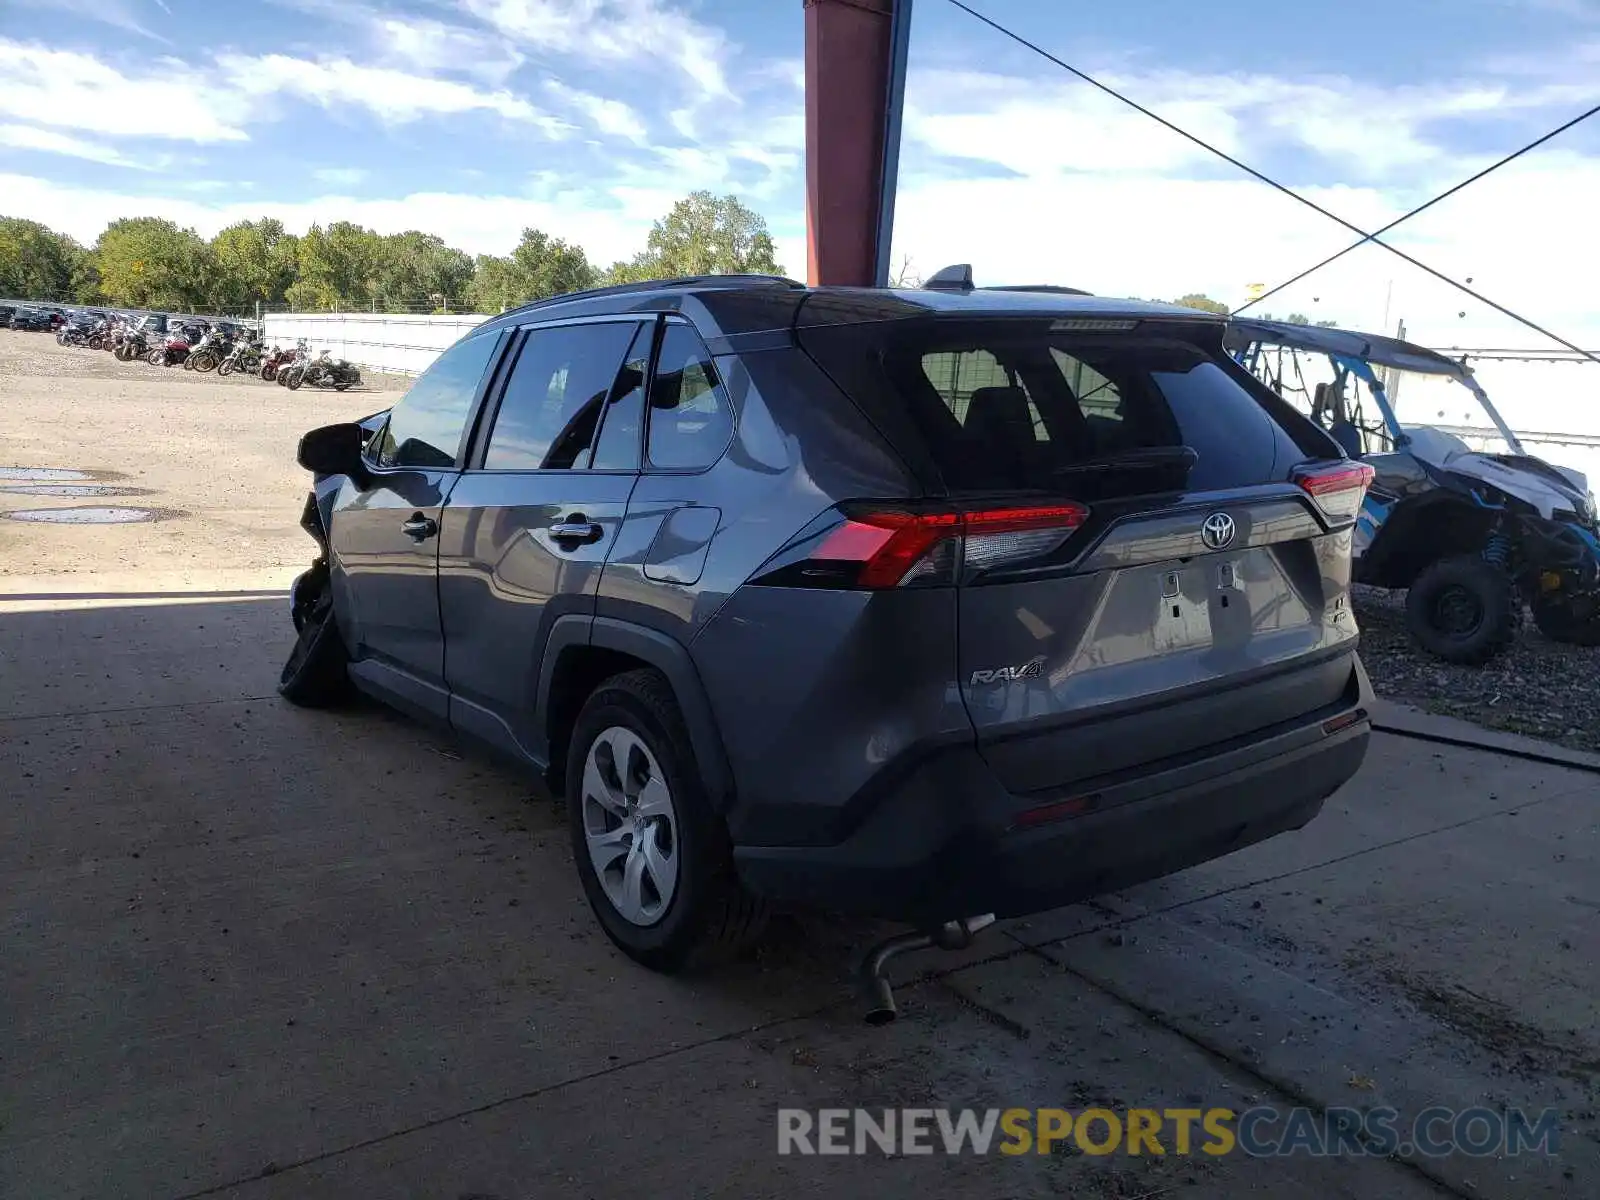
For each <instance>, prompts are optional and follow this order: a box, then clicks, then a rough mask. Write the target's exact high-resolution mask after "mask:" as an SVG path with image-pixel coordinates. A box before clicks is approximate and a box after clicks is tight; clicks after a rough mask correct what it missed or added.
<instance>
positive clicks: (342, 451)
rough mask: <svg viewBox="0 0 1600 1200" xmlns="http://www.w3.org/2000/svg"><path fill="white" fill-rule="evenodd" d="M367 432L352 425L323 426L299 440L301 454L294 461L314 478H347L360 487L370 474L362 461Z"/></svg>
mask: <svg viewBox="0 0 1600 1200" xmlns="http://www.w3.org/2000/svg"><path fill="white" fill-rule="evenodd" d="M364 432H365V431H364V430H363V429H362V428H361V426H359V425H357V424H355V423H354V422H353V421H347V422H345V423H343V424H339V425H324V426H322V428H320V429H313V430H312V431H311V432H310V433H308V434H306V435H305V436H304V437H302V438H301V439H300V452H299V453H298V454H297V455H296V456H295V457H296V459H297V460H298V461H299V463H300V465H301V466H302V467H304V468H305V469H306V470H308V471H310V472H311V473H312V474H313V475H348V476H350V478H351V479H353V480H355V481H356V482H358V483H359V482H360V481H361V480H363V479H365V478H366V474H367V467H366V462H365V461H364V460H363V459H362V457H361V442H362V436H363V434H364Z"/></svg>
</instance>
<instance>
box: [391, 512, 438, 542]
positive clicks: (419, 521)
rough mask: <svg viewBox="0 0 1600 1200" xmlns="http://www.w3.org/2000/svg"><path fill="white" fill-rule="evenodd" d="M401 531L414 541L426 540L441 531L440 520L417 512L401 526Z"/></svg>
mask: <svg viewBox="0 0 1600 1200" xmlns="http://www.w3.org/2000/svg"><path fill="white" fill-rule="evenodd" d="M400 532H401V533H403V534H405V535H406V536H407V537H408V538H410V539H411V540H412V541H413V542H425V541H427V540H428V539H429V538H431V537H433V536H434V535H435V534H437V533H438V532H439V522H437V521H435V520H434V519H433V518H432V517H425V516H423V515H422V514H421V513H417V514H416V515H414V516H413V517H412V518H411V519H410V520H409V521H407V522H406V523H405V524H404V525H402V526H400Z"/></svg>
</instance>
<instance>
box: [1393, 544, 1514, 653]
mask: <svg viewBox="0 0 1600 1200" xmlns="http://www.w3.org/2000/svg"><path fill="white" fill-rule="evenodd" d="M1520 617H1521V601H1520V600H1519V598H1518V596H1517V589H1516V585H1515V584H1514V583H1513V582H1512V581H1511V579H1510V578H1508V577H1507V576H1506V574H1505V572H1503V571H1501V570H1500V569H1499V568H1497V567H1494V566H1492V565H1491V564H1489V563H1486V562H1484V561H1483V560H1482V559H1481V558H1475V557H1472V556H1469V555H1463V556H1461V557H1459V558H1446V559H1442V560H1440V561H1439V562H1436V563H1434V564H1433V565H1432V566H1429V567H1426V568H1424V570H1423V571H1422V573H1421V574H1420V575H1418V576H1417V578H1416V579H1415V581H1413V582H1412V584H1411V589H1410V591H1408V592H1407V593H1406V624H1407V625H1408V626H1409V628H1410V630H1411V636H1412V637H1414V638H1415V639H1416V640H1417V643H1418V645H1420V646H1421V647H1422V648H1423V649H1424V650H1426V651H1427V652H1428V653H1429V654H1432V655H1433V656H1434V657H1436V658H1442V659H1443V660H1444V661H1445V662H1452V663H1461V664H1464V665H1467V666H1477V665H1479V664H1482V663H1486V662H1488V661H1489V660H1490V659H1491V658H1493V657H1494V656H1495V655H1497V654H1499V653H1500V652H1501V651H1502V650H1504V649H1505V648H1506V647H1507V646H1509V645H1510V644H1511V643H1512V642H1513V641H1514V640H1516V636H1517V625H1518V624H1519V623H1520Z"/></svg>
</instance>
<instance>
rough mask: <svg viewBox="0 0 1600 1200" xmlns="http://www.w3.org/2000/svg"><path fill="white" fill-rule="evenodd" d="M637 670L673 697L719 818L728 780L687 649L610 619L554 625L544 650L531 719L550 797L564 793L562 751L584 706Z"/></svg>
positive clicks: (568, 619)
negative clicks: (652, 675) (655, 677)
mask: <svg viewBox="0 0 1600 1200" xmlns="http://www.w3.org/2000/svg"><path fill="white" fill-rule="evenodd" d="M640 667H651V668H654V669H655V670H657V671H659V672H661V674H662V676H663V677H664V678H665V679H666V681H667V684H668V686H669V687H670V688H671V689H672V695H673V699H674V700H675V701H676V702H677V705H678V710H679V712H681V713H682V714H683V723H684V727H685V728H686V729H688V731H689V742H690V747H691V749H692V750H693V751H694V757H695V763H696V765H697V766H698V767H699V769H700V775H701V781H702V783H703V784H704V785H705V789H706V794H707V795H708V796H709V797H710V799H711V802H712V804H713V805H714V806H715V808H716V809H717V811H719V812H724V811H726V810H727V806H728V803H729V802H730V800H731V799H732V795H733V773H732V770H731V768H730V767H729V765H728V756H727V753H726V751H725V750H724V749H723V745H722V736H721V734H720V733H719V732H718V729H717V723H716V718H715V716H714V715H713V713H712V709H711V702H710V700H709V698H708V697H707V696H706V691H705V685H704V684H703V683H702V682H701V680H700V673H699V671H698V670H696V669H695V665H694V660H693V659H692V658H691V657H690V656H689V651H688V649H687V648H686V647H685V646H684V645H683V643H682V642H680V641H678V640H677V639H676V638H674V637H672V636H671V635H669V634H665V633H662V632H660V631H659V630H656V629H650V628H648V627H646V626H643V625H638V624H635V623H633V622H631V621H622V620H618V619H616V618H614V617H591V616H585V615H580V614H576V613H574V614H568V615H566V616H562V617H558V618H557V619H556V621H555V623H554V625H552V627H551V629H550V636H549V638H548V639H547V640H546V642H545V649H544V654H543V656H542V657H541V660H540V664H539V678H538V682H537V688H538V692H537V695H536V707H535V709H534V711H535V712H537V713H538V714H539V726H540V730H539V732H540V733H541V734H542V736H543V740H544V747H543V749H544V750H545V755H544V757H545V758H546V760H547V762H548V764H549V765H548V767H547V768H546V771H545V775H546V781H547V783H548V784H549V786H550V788H551V790H552V791H554V792H556V793H557V794H560V793H561V792H562V791H563V790H564V787H565V782H566V755H567V743H568V742H569V741H570V740H571V737H572V730H573V727H574V726H575V725H576V724H577V720H578V713H579V712H580V711H581V710H582V708H583V704H584V701H585V700H587V699H588V698H589V696H590V695H592V694H593V692H594V690H595V688H597V687H599V686H600V685H601V684H602V683H604V682H605V681H606V680H607V679H610V678H612V677H613V676H615V675H620V674H622V673H623V672H624V671H631V670H637V669H638V668H640Z"/></svg>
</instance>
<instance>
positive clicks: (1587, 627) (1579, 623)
mask: <svg viewBox="0 0 1600 1200" xmlns="http://www.w3.org/2000/svg"><path fill="white" fill-rule="evenodd" d="M1529 607H1530V608H1532V609H1533V623H1534V624H1535V625H1537V626H1538V627H1539V632H1540V633H1542V634H1544V635H1545V637H1547V638H1549V639H1550V640H1551V641H1552V642H1562V643H1565V644H1566V645H1568V646H1600V603H1596V601H1595V600H1594V599H1593V598H1591V597H1580V598H1576V599H1565V600H1562V599H1554V598H1546V597H1543V596H1541V597H1539V598H1538V599H1536V600H1534V602H1533V603H1532V604H1531V605H1530V606H1529Z"/></svg>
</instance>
